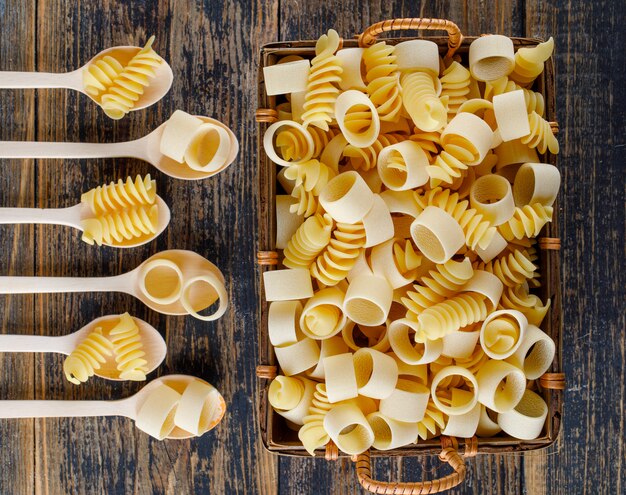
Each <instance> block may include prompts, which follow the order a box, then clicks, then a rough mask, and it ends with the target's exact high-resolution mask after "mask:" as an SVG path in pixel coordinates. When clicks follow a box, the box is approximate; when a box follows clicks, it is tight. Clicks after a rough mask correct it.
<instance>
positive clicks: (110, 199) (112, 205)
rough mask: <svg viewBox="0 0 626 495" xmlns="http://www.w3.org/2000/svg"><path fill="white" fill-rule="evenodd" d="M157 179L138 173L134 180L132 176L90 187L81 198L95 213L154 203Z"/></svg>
mask: <svg viewBox="0 0 626 495" xmlns="http://www.w3.org/2000/svg"><path fill="white" fill-rule="evenodd" d="M156 195H157V193H156V181H155V180H152V179H151V178H150V174H148V175H146V176H145V177H141V175H138V176H137V177H135V180H134V181H133V180H132V179H131V178H130V177H128V178H127V179H126V182H124V181H123V180H122V179H120V180H118V181H117V183H116V182H111V183H109V184H105V185H104V186H98V187H95V188H93V189H90V190H89V191H87V192H86V193H83V195H82V196H81V198H80V200H81V201H82V202H83V203H86V204H87V205H89V208H90V209H91V211H92V212H93V213H94V215H102V214H106V213H113V212H115V211H120V209H123V208H128V207H130V206H139V205H153V204H154V203H155V201H156Z"/></svg>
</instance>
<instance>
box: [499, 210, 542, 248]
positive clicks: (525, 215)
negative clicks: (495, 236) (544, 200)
mask: <svg viewBox="0 0 626 495" xmlns="http://www.w3.org/2000/svg"><path fill="white" fill-rule="evenodd" d="M551 221H552V206H543V205H542V204H541V203H535V204H533V205H526V206H523V207H521V208H520V207H517V208H515V213H513V218H511V219H510V220H509V221H508V222H506V223H503V224H502V225H499V226H498V231H499V232H500V234H502V237H504V238H505V239H506V240H507V241H510V240H512V239H523V238H524V237H536V236H537V235H539V232H540V231H541V229H542V228H543V226H544V225H545V224H546V223H548V222H551Z"/></svg>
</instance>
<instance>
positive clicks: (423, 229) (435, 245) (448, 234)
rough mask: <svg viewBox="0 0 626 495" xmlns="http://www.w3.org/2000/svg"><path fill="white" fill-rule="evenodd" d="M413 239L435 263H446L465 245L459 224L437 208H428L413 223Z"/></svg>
mask: <svg viewBox="0 0 626 495" xmlns="http://www.w3.org/2000/svg"><path fill="white" fill-rule="evenodd" d="M411 238H412V239H413V242H414V243H415V245H416V246H417V247H418V249H419V250H420V251H421V252H422V254H423V255H424V256H426V258H428V259H429V260H431V261H434V262H435V263H445V262H446V261H448V260H449V259H450V258H452V256H453V255H454V254H455V253H456V252H457V251H459V249H461V247H463V246H464V245H465V234H464V233H463V229H462V228H461V226H460V225H459V223H458V222H457V221H456V220H455V219H454V218H453V217H452V216H451V215H450V214H448V213H447V212H446V211H445V210H443V209H441V208H438V207H436V206H427V207H426V208H424V211H422V212H421V213H420V214H419V216H418V217H417V218H416V219H415V220H414V221H413V223H412V224H411Z"/></svg>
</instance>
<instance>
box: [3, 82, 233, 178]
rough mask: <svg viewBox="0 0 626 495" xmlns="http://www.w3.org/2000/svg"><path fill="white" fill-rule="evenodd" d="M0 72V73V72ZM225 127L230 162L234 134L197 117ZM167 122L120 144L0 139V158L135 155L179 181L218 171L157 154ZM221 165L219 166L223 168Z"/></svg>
mask: <svg viewBox="0 0 626 495" xmlns="http://www.w3.org/2000/svg"><path fill="white" fill-rule="evenodd" d="M0 74H1V72H0ZM197 117H198V118H199V119H201V120H203V121H204V122H208V123H211V124H214V125H217V126H220V127H221V128H223V129H225V130H226V132H227V133H228V135H229V136H230V144H231V146H230V155H229V157H228V159H227V161H226V163H227V164H230V163H232V162H233V161H234V160H235V158H236V157H237V154H238V153H239V142H238V141H237V137H236V136H235V134H234V133H233V131H231V130H230V129H229V128H228V127H227V126H226V125H224V124H223V123H222V122H220V121H219V120H215V119H212V118H210V117H202V116H200V115H198V116H197ZM166 125H167V122H164V123H163V124H161V125H160V126H159V127H157V128H156V129H155V130H153V131H152V132H151V133H150V134H148V135H146V136H144V137H142V138H139V139H136V140H134V141H125V142H121V143H58V142H57V143H50V142H49V143H45V142H35V141H0V158H119V157H130V158H139V159H140V160H144V161H146V162H148V163H151V164H152V165H154V166H155V167H156V168H157V169H159V170H160V171H161V172H163V173H165V174H167V175H169V176H170V177H174V178H176V179H183V180H199V179H206V178H207V177H210V176H212V175H215V174H216V173H218V172H219V171H213V172H201V171H199V170H194V169H192V168H190V167H188V166H187V165H185V164H183V163H179V162H177V161H175V160H172V159H171V158H169V157H167V156H165V155H164V154H163V153H161V150H160V145H161V136H162V135H163V130H164V129H165V126H166ZM223 168H224V167H222V169H220V170H223Z"/></svg>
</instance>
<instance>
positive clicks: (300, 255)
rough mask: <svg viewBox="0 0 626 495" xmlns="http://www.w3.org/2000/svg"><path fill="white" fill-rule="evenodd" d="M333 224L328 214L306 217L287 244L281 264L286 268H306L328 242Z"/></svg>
mask: <svg viewBox="0 0 626 495" xmlns="http://www.w3.org/2000/svg"><path fill="white" fill-rule="evenodd" d="M333 226H334V222H333V219H332V218H331V216H330V215H328V214H324V215H320V214H318V215H314V216H311V217H309V218H307V219H306V220H305V221H304V223H303V224H302V225H301V226H300V227H299V228H298V230H297V231H296V233H295V234H294V235H293V237H292V238H291V240H290V241H289V243H288V244H287V248H286V249H285V251H284V254H285V259H284V260H283V265H284V266H286V267H287V268H306V269H307V270H308V269H309V267H310V265H311V263H313V261H315V258H316V257H317V256H318V255H319V254H320V253H321V252H322V251H323V250H324V248H325V247H326V246H327V245H328V243H329V242H330V235H331V232H332V229H333Z"/></svg>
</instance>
